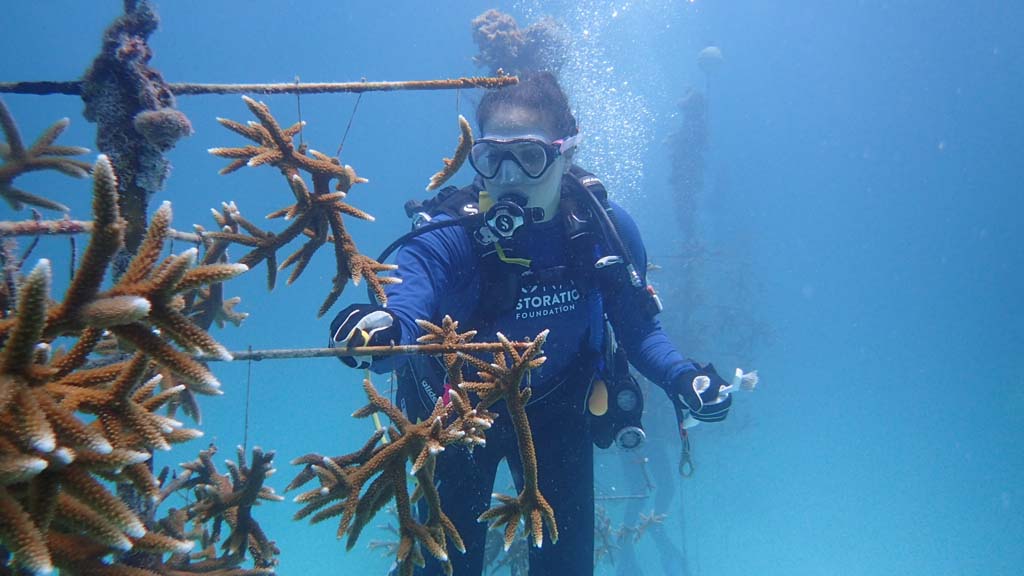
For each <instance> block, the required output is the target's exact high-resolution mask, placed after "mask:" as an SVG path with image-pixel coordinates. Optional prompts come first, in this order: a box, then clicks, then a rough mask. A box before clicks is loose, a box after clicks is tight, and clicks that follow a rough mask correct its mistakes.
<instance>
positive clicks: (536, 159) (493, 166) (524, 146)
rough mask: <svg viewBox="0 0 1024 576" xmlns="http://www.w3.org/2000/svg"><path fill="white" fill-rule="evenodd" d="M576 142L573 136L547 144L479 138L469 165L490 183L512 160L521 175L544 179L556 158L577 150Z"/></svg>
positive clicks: (470, 154)
mask: <svg viewBox="0 0 1024 576" xmlns="http://www.w3.org/2000/svg"><path fill="white" fill-rule="evenodd" d="M579 139H580V135H579V134H576V135H575V136H570V137H568V138H563V139H559V140H555V141H554V142H551V143H550V144H549V143H547V142H545V141H543V140H540V139H537V138H513V139H511V140H497V139H493V138H481V139H479V140H477V141H476V142H474V143H473V148H472V149H471V150H470V152H469V163H470V165H471V166H473V169H474V170H476V172H477V174H480V175H481V176H483V177H484V178H486V179H488V180H490V179H492V178H494V177H495V176H497V175H498V171H499V170H500V169H501V164H502V162H504V161H505V160H511V161H513V162H515V163H516V165H517V166H519V168H520V169H522V171H523V173H524V174H526V175H527V176H528V177H530V178H532V179H534V180H536V179H538V178H540V177H541V176H543V175H544V173H545V172H546V171H547V169H548V168H550V167H551V165H552V164H554V162H555V160H557V159H558V157H559V156H562V155H563V154H565V153H566V152H568V151H569V150H572V149H573V148H574V147H576V146H577V145H578V144H579Z"/></svg>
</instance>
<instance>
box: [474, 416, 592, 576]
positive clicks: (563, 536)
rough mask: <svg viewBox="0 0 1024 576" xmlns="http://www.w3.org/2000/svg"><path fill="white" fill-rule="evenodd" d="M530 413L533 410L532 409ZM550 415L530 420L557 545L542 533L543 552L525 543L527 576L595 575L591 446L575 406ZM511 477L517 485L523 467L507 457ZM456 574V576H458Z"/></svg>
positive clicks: (582, 418) (539, 479) (514, 459)
mask: <svg viewBox="0 0 1024 576" xmlns="http://www.w3.org/2000/svg"><path fill="white" fill-rule="evenodd" d="M531 408H532V407H531ZM545 408H546V409H547V408H553V409H554V410H553V411H557V412H555V413H554V414H547V415H542V414H539V413H536V414H531V410H530V409H527V417H529V418H531V420H530V421H531V423H532V422H534V416H536V417H537V418H536V420H537V421H539V423H538V424H537V425H534V426H533V441H534V446H535V448H536V451H537V477H538V478H537V481H538V485H539V487H540V492H541V494H542V495H543V496H544V498H545V499H547V501H548V503H549V504H551V507H552V508H554V509H555V521H556V522H557V523H558V542H557V543H552V542H551V539H550V537H549V535H548V531H547V528H545V530H544V546H543V547H541V548H535V547H533V544H532V538H531V543H530V576H592V575H593V574H594V444H593V440H591V437H590V432H589V428H588V426H587V422H586V419H585V418H584V416H583V415H582V414H581V413H580V410H579V409H578V408H576V407H575V405H568V406H567V405H565V404H561V406H560V407H559V406H550V407H548V406H546V407H545ZM509 459H510V468H512V474H513V476H514V477H515V478H516V480H517V484H520V490H521V489H522V488H521V478H522V473H521V470H522V466H521V464H520V462H519V459H518V457H515V456H510V457H509ZM457 573H458V572H456V574H457Z"/></svg>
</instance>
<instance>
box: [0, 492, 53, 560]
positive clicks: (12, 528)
mask: <svg viewBox="0 0 1024 576" xmlns="http://www.w3.org/2000/svg"><path fill="white" fill-rule="evenodd" d="M0 541H3V542H4V547H5V548H7V549H8V551H9V552H10V553H11V554H12V555H13V564H14V565H15V566H17V567H19V568H21V569H22V570H25V571H27V572H28V573H29V574H50V573H52V572H53V561H52V560H51V558H50V552H49V549H48V547H47V544H46V538H45V537H44V535H43V534H42V533H41V532H40V531H39V529H38V528H37V527H36V525H35V524H34V523H33V521H32V517H31V516H29V514H28V513H27V512H26V511H25V510H24V508H22V507H21V505H20V504H19V503H18V501H17V500H15V499H14V497H13V496H11V495H10V493H9V492H8V491H7V488H6V487H4V486H0Z"/></svg>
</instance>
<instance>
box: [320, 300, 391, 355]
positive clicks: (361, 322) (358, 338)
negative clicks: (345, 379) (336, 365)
mask: <svg viewBox="0 0 1024 576" xmlns="http://www.w3.org/2000/svg"><path fill="white" fill-rule="evenodd" d="M401 339H402V333H401V325H400V324H398V322H396V321H395V315H394V314H392V313H391V311H389V310H388V309H386V308H383V307H381V306H377V305H375V304H353V305H351V306H349V307H348V308H345V309H344V310H342V311H341V312H339V313H338V315H337V316H335V317H334V321H333V322H331V339H330V342H328V344H327V345H328V346H329V347H330V348H342V347H344V348H355V347H358V346H387V345H389V344H398V343H399V342H400V341H401ZM338 358H339V359H340V360H341V361H342V362H344V363H345V365H347V366H349V367H350V368H359V369H363V368H369V367H370V364H371V363H372V362H373V360H374V358H373V357H372V356H339V357H338Z"/></svg>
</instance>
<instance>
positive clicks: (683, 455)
mask: <svg viewBox="0 0 1024 576" xmlns="http://www.w3.org/2000/svg"><path fill="white" fill-rule="evenodd" d="M679 437H680V439H681V440H682V441H683V448H682V450H681V451H680V453H679V475H680V476H682V477H683V478H690V477H692V476H693V473H694V471H695V470H696V467H695V466H694V465H693V455H692V453H691V452H690V435H689V434H687V432H686V429H685V428H680V433H679Z"/></svg>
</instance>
